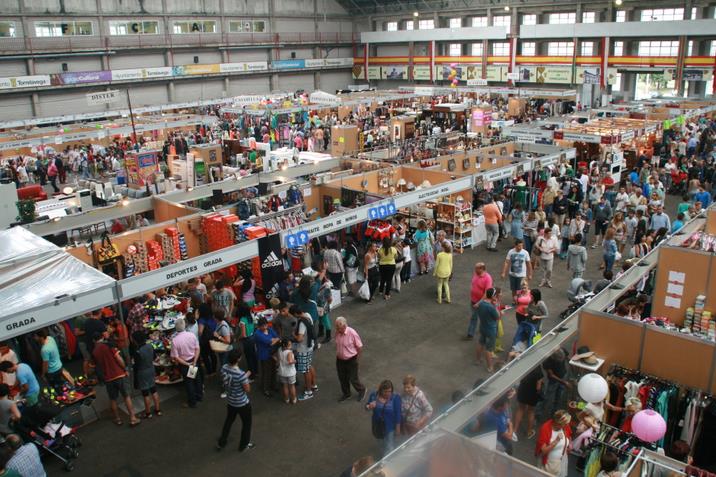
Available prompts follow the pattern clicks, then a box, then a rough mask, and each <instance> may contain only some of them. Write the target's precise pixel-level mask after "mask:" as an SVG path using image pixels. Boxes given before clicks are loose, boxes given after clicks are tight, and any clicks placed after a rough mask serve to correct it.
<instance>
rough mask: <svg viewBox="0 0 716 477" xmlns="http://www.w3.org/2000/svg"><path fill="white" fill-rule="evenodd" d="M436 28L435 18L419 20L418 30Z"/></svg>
mask: <svg viewBox="0 0 716 477" xmlns="http://www.w3.org/2000/svg"><path fill="white" fill-rule="evenodd" d="M433 28H435V20H433V19H430V20H420V21H418V30H432V29H433Z"/></svg>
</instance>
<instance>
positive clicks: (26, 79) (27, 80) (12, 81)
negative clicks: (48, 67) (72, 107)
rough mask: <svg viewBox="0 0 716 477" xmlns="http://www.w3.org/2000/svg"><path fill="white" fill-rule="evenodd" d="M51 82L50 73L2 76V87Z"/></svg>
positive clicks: (27, 85) (36, 85)
mask: <svg viewBox="0 0 716 477" xmlns="http://www.w3.org/2000/svg"><path fill="white" fill-rule="evenodd" d="M50 84H51V82H50V76H49V75H34V76H15V77H12V78H0V89H15V88H37V87H41V86H50ZM63 120H64V119H63Z"/></svg>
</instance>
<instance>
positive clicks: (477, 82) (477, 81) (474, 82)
mask: <svg viewBox="0 0 716 477" xmlns="http://www.w3.org/2000/svg"><path fill="white" fill-rule="evenodd" d="M467 85H468V86H487V80H486V79H484V78H475V79H469V80H467Z"/></svg>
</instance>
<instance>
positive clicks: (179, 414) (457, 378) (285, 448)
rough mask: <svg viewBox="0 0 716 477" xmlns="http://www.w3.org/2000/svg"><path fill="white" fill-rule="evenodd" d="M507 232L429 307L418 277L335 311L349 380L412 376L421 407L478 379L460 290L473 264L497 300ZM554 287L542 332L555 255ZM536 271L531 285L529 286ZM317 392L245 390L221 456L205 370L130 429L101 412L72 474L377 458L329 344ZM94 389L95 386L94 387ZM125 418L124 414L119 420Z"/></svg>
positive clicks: (297, 468)
mask: <svg viewBox="0 0 716 477" xmlns="http://www.w3.org/2000/svg"><path fill="white" fill-rule="evenodd" d="M510 246H511V241H510V240H502V241H501V242H500V243H499V244H498V248H499V253H496V252H487V251H485V249H484V247H483V246H481V247H479V248H477V249H475V250H472V251H468V252H466V253H464V254H462V255H457V256H456V257H455V261H454V264H455V271H454V278H453V280H452V282H451V289H452V298H453V303H452V304H450V305H448V304H443V305H438V304H437V303H436V301H435V285H434V279H433V278H432V277H429V276H424V277H420V278H417V279H415V280H413V281H412V282H411V283H410V284H408V285H405V286H404V288H403V291H402V293H394V294H393V298H392V299H391V300H390V301H387V302H386V301H383V300H382V299H378V300H377V301H376V303H374V304H372V305H366V304H363V303H357V302H352V303H344V305H343V306H341V307H340V308H339V309H337V310H335V311H334V314H333V318H334V319H335V317H336V316H340V315H343V316H345V317H347V319H348V320H349V324H350V326H352V327H354V328H355V329H356V330H357V331H358V332H359V333H360V335H361V337H362V339H363V342H364V344H365V349H364V355H363V356H364V357H363V359H362V361H361V371H360V375H361V379H362V380H363V382H364V383H365V384H366V385H367V386H368V387H369V388H371V389H375V387H376V386H377V385H378V383H379V382H380V381H381V380H383V379H391V380H392V381H393V383H394V384H395V386H396V388H398V389H401V388H402V386H401V383H402V378H403V376H404V375H406V374H413V375H415V376H416V377H417V379H418V385H419V386H420V387H421V388H422V389H423V390H424V391H425V392H426V394H427V396H428V398H429V399H430V401H431V403H432V404H433V407H434V408H436V409H438V408H440V407H441V406H443V405H445V404H447V403H449V401H450V395H451V394H452V392H453V391H455V390H458V389H461V390H463V391H467V390H468V389H470V388H471V386H472V385H473V383H474V382H475V381H476V380H477V379H479V378H483V377H485V376H486V372H485V371H484V368H483V367H481V366H476V365H475V358H474V350H475V342H474V341H473V342H468V341H464V340H463V337H464V336H465V334H466V328H467V323H468V317H469V310H468V306H469V287H470V277H471V275H472V270H473V266H474V263H475V262H477V261H484V262H486V263H487V267H488V271H489V272H490V273H491V274H492V276H493V278H495V282H496V285H498V286H502V287H503V290H505V292H504V300H505V301H507V300H509V298H510V294H509V290H508V288H509V285H508V283H507V282H506V281H502V280H500V278H499V274H500V271H501V267H502V263H503V261H504V258H505V253H506V251H507V250H508V249H509V248H510ZM600 252H601V251H600V250H599V249H597V250H592V249H589V254H590V260H589V267H588V271H587V273H586V274H585V277H586V278H591V279H596V278H598V277H599V276H600V272H599V270H598V268H597V267H598V264H599V260H600V259H601V253H600ZM554 269H555V273H554V278H553V283H554V288H552V289H549V288H544V289H543V297H544V299H545V301H546V303H547V304H548V307H549V310H550V318H549V319H548V320H547V322H546V323H545V326H544V328H543V329H550V328H551V327H553V326H554V324H555V323H556V322H557V320H558V315H559V313H560V312H561V311H562V310H564V308H565V307H566V306H567V304H568V301H567V299H566V293H565V291H566V289H567V287H568V285H569V282H570V279H571V274H570V273H569V272H568V271H567V270H566V264H565V262H563V261H561V260H558V259H557V261H556V263H555V267H554ZM540 279H541V271H539V270H538V271H537V272H536V274H535V277H534V279H533V283H532V284H533V286H534V285H536V284H537V283H539V280H540ZM504 325H505V338H504V342H505V345H506V347H507V346H508V345H509V343H511V340H512V336H513V335H514V330H515V320H514V313H510V312H508V313H507V314H506V316H505V319H504ZM314 365H315V367H316V371H317V374H318V384H319V386H320V391H319V392H318V394H317V397H316V398H314V399H312V400H310V401H306V402H303V403H299V404H298V405H296V406H287V405H284V404H283V402H282V401H281V400H280V398H278V397H274V398H273V399H268V398H265V397H264V396H263V395H261V394H260V393H259V392H257V391H256V390H255V389H254V390H253V391H252V393H251V401H252V405H253V412H254V414H253V416H254V426H253V439H252V440H253V442H255V444H256V448H255V449H254V450H252V451H250V452H248V453H243V454H239V453H238V452H237V451H236V446H237V445H238V437H239V423H238V421H237V423H236V424H235V427H234V429H233V433H232V436H231V439H230V441H229V445H228V446H227V448H226V449H225V450H224V451H223V452H222V453H218V452H217V451H216V450H215V449H214V445H215V442H216V438H217V436H218V434H219V430H220V427H221V425H222V422H223V418H224V412H225V401H223V400H221V399H220V398H219V391H218V385H217V382H216V378H213V380H209V381H208V382H207V385H206V389H207V392H206V396H205V400H204V402H203V403H202V404H200V406H199V408H198V409H196V410H190V409H184V408H182V407H181V406H180V404H181V403H182V401H183V399H182V398H183V393H182V390H181V388H177V391H178V392H176V393H171V394H173V395H174V397H173V398H171V399H169V400H167V401H166V402H165V403H164V405H163V411H164V416H163V417H161V418H157V417H155V418H154V419H152V420H149V421H145V422H143V423H142V424H141V425H140V426H139V427H138V428H135V429H130V428H129V427H127V425H126V423H125V426H124V427H122V428H118V427H117V426H115V425H114V424H113V423H112V422H111V421H110V420H109V419H108V418H107V417H106V416H103V418H102V420H100V421H99V422H96V423H94V424H91V425H89V426H86V427H84V428H82V429H81V430H80V431H79V435H80V437H81V438H82V439H83V441H84V443H85V445H84V446H83V447H82V449H81V455H80V458H79V459H78V460H77V461H76V463H75V465H76V468H75V471H74V474H75V475H79V476H106V477H140V476H150V475H152V476H160V475H162V476H163V475H172V474H174V475H222V474H228V473H229V472H232V473H238V474H242V473H243V472H247V473H250V475H252V477H263V476H267V477H268V476H277V475H291V476H296V477H302V476H336V475H338V474H340V472H341V471H342V470H343V469H345V468H346V467H347V466H349V465H350V464H351V462H352V461H353V460H355V459H356V458H358V457H361V456H363V455H367V454H373V455H374V456H376V457H378V456H379V452H380V451H379V445H378V444H379V443H378V442H377V441H376V440H375V439H373V437H372V436H371V431H370V414H369V413H368V412H366V411H365V410H364V409H363V406H362V405H360V404H358V403H357V402H356V401H355V400H351V401H348V402H344V403H338V402H336V399H337V398H338V397H339V395H340V389H339V385H338V380H337V377H336V372H335V354H334V347H333V346H331V345H329V346H325V345H324V347H323V348H322V349H321V350H319V351H318V352H317V354H316V356H315V358H314ZM98 392H99V393H101V394H103V393H104V389H102V388H98ZM125 421H127V420H126V419H125ZM529 447H530V446H528V445H527V443H526V442H525V443H524V444H523V445H520V446H518V450H519V452H518V455H522V454H527V455H522V456H523V458H525V459H526V460H528V461H529V462H531V461H532V457H531V454H530V452H529V451H528V450H527V449H528V448H529ZM46 466H47V469H48V473H49V474H50V475H57V474H60V473H61V472H63V471H62V470H61V465H59V463H57V462H56V461H52V460H46Z"/></svg>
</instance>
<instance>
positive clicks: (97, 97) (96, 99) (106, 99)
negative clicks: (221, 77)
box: [87, 89, 119, 106]
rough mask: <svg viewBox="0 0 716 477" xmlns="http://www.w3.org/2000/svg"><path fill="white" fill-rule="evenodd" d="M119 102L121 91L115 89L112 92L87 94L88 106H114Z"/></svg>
mask: <svg viewBox="0 0 716 477" xmlns="http://www.w3.org/2000/svg"><path fill="white" fill-rule="evenodd" d="M117 101H119V90H118V89H113V90H111V91H99V92H97V93H88V94H87V104H88V105H89V106H96V105H98V104H112V103H116V102H117Z"/></svg>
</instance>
